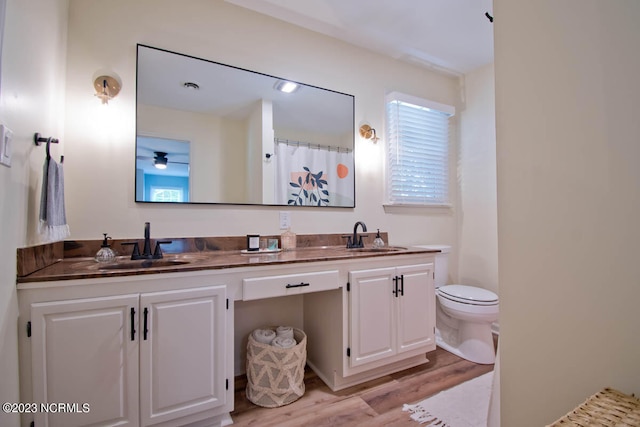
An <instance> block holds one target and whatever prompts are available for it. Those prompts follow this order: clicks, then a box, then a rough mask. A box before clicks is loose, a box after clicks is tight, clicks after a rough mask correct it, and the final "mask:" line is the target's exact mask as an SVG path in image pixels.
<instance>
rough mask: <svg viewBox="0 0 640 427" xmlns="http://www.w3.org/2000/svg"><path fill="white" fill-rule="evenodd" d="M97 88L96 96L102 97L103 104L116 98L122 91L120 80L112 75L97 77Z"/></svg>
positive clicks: (95, 86)
mask: <svg viewBox="0 0 640 427" xmlns="http://www.w3.org/2000/svg"><path fill="white" fill-rule="evenodd" d="M93 87H94V88H95V90H96V94H95V96H97V97H98V98H100V100H101V101H102V103H103V104H108V103H109V100H111V99H113V98H115V97H116V96H117V95H118V93H120V88H121V85H120V82H119V81H118V80H117V79H116V78H115V77H111V76H100V77H97V78H96V79H95V80H94V82H93Z"/></svg>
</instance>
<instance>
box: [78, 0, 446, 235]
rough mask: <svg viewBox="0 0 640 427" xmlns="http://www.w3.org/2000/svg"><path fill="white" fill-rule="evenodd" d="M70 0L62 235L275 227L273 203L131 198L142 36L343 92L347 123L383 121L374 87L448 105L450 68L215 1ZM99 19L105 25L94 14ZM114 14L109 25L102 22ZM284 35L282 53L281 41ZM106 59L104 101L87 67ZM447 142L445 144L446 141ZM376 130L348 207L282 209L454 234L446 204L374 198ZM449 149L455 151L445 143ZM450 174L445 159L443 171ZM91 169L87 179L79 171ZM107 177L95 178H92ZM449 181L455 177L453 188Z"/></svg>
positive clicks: (379, 192)
mask: <svg viewBox="0 0 640 427" xmlns="http://www.w3.org/2000/svg"><path fill="white" fill-rule="evenodd" d="M109 4H110V6H109V7H104V2H102V1H99V0H71V2H70V9H71V13H70V18H69V50H68V77H67V85H68V87H67V105H66V108H67V121H66V123H65V126H66V128H65V131H66V138H67V145H66V147H65V149H66V153H65V154H66V155H68V157H67V156H66V157H65V163H67V159H68V163H67V166H66V171H65V172H66V176H65V178H66V184H67V186H66V194H67V212H68V217H69V225H70V228H71V233H72V238H76V239H93V238H99V237H100V235H101V233H103V232H108V233H110V235H112V236H113V237H114V238H124V237H126V238H130V237H135V236H141V235H142V228H143V223H144V222H145V221H150V222H151V223H152V237H154V236H155V237H174V236H203V235H204V236H215V235H238V234H240V235H241V234H245V233H246V232H248V231H249V230H251V231H253V232H259V233H261V234H270V233H280V230H279V227H278V225H279V221H278V211H279V210H281V209H279V208H267V207H265V208H260V207H231V206H184V207H180V206H171V207H166V206H149V205H136V204H135V203H134V202H133V199H134V188H133V178H134V175H133V174H134V165H133V162H134V157H135V153H134V135H135V65H136V64H135V49H136V43H144V44H148V45H151V46H157V47H161V48H165V49H168V50H173V51H178V52H182V53H186V54H190V55H194V56H198V57H202V58H206V59H211V60H216V61H219V62H223V63H227V64H232V65H236V66H239V67H243V68H247V69H252V70H256V71H260V72H263V73H267V74H271V75H276V76H281V77H284V78H290V79H293V80H297V81H302V82H305V83H309V84H313V85H316V86H320V87H326V88H330V89H333V90H337V91H341V92H345V93H349V94H353V95H355V97H356V113H355V121H356V123H355V124H356V127H359V126H360V124H361V123H363V122H364V121H366V122H369V123H370V124H371V125H372V126H373V127H376V128H377V130H379V131H380V132H381V131H382V130H383V124H384V122H383V120H384V106H383V102H384V96H385V91H387V90H399V91H405V92H409V93H413V94H415V95H417V96H422V97H425V98H429V99H433V100H434V101H437V102H441V103H446V104H452V105H457V104H458V103H459V90H458V83H457V79H455V78H451V77H448V76H444V75H440V74H437V73H434V72H431V71H428V70H425V69H421V68H418V67H415V66H413V65H408V64H405V63H402V62H399V61H395V60H392V59H389V58H385V57H382V56H380V55H377V54H374V53H371V52H368V51H366V50H363V49H360V48H357V47H354V46H351V45H348V44H345V43H342V42H339V41H337V40H335V39H332V38H329V37H326V36H322V35H319V34H316V33H313V32H309V31H307V30H303V29H301V28H298V27H295V26H292V25H289V24H286V23H283V22H281V21H278V20H275V19H273V18H269V17H266V16H263V15H260V14H256V13H254V12H251V11H248V10H245V9H243V8H239V7H236V6H233V5H230V4H227V3H225V2H222V1H209V0H191V1H189V2H188V6H185V3H184V2H176V1H173V0H135V1H130V0H113V1H111V2H110V3H109ZM101 22H104V23H105V25H101V24H100V23H101ZM112 22H117V23H118V24H117V25H111V23H112ZM282 46H288V48H289V53H288V54H287V55H283V54H282V53H281V48H282ZM104 68H111V69H112V70H113V71H115V72H116V73H117V74H118V75H119V76H120V77H121V79H122V81H123V87H122V91H121V93H120V95H119V96H118V98H116V99H115V100H113V101H112V102H110V103H109V105H108V108H102V106H101V105H99V103H98V102H96V99H95V98H94V97H93V94H92V82H91V78H92V76H93V75H94V74H95V73H96V70H98V69H104ZM454 151H455V150H454ZM383 152H384V143H383V141H380V142H378V144H377V145H374V144H372V143H371V142H368V141H362V140H360V138H359V137H358V138H356V205H357V207H356V208H355V209H337V208H327V209H297V210H296V209H291V211H292V224H293V227H292V228H293V230H294V231H296V232H298V233H314V232H322V233H325V232H328V233H340V232H348V231H349V230H351V229H352V228H353V224H354V223H355V222H356V221H357V220H362V221H364V222H365V223H366V224H367V226H368V227H369V228H370V229H372V230H375V229H376V228H380V229H381V230H386V231H388V232H389V233H390V236H391V243H395V244H411V243H447V244H455V238H456V237H455V236H456V234H455V229H456V219H455V212H454V210H444V211H442V210H436V211H435V212H432V211H428V210H427V211H426V212H425V211H424V210H406V209H405V210H393V209H391V210H387V212H385V210H384V208H383V207H382V203H383V193H384V182H383V159H384V157H383ZM454 156H455V152H454ZM452 175H453V177H454V179H455V170H453V171H452ZM88 178H90V179H88ZM102 183H105V184H102ZM455 190H456V189H455V186H454V188H453V192H454V195H453V197H454V200H455V198H456V197H457V196H456V194H455Z"/></svg>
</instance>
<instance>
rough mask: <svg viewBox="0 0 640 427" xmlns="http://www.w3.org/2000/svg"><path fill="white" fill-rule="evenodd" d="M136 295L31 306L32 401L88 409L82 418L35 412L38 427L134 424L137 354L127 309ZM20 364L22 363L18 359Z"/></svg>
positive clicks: (134, 303) (135, 303)
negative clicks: (75, 405) (67, 404)
mask: <svg viewBox="0 0 640 427" xmlns="http://www.w3.org/2000/svg"><path fill="white" fill-rule="evenodd" d="M138 300H139V298H138V295H122V296H117V297H104V298H90V299H77V300H65V301H51V302H43V303H34V304H32V306H31V354H32V358H31V366H32V372H33V398H32V399H31V400H29V402H37V403H38V404H40V403H44V402H47V403H70V404H79V405H84V404H88V405H89V407H88V408H85V407H82V406H81V408H80V411H81V413H74V412H71V413H65V412H61V413H54V412H51V411H46V410H43V408H37V409H38V410H37V411H35V414H34V418H35V425H37V426H50V427H55V426H61V427H66V426H69V427H71V426H81V425H89V424H96V425H108V424H114V425H115V424H117V425H123V426H135V425H137V423H138V413H137V411H136V410H135V408H137V406H138V349H139V341H138V339H137V336H136V339H134V340H131V335H130V329H131V327H132V326H133V327H134V328H136V329H137V327H136V326H135V325H136V324H137V321H135V319H134V325H132V324H131V323H132V322H131V310H135V311H136V312H137V310H138ZM23 362H26V361H25V360H23Z"/></svg>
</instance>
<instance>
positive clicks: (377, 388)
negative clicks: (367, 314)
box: [231, 347, 493, 427]
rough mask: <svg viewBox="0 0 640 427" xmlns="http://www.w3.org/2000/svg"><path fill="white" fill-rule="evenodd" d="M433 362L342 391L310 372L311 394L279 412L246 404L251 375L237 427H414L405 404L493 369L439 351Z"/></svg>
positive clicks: (238, 392)
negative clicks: (328, 385)
mask: <svg viewBox="0 0 640 427" xmlns="http://www.w3.org/2000/svg"><path fill="white" fill-rule="evenodd" d="M427 357H428V359H429V362H428V363H426V364H424V365H421V366H418V367H415V368H411V369H407V370H405V371H401V372H398V373H395V374H392V375H388V376H385V377H383V378H379V379H377V380H373V381H369V382H367V383H364V384H360V385H357V386H354V387H350V388H348V389H345V390H340V391H337V392H333V391H331V389H329V387H327V386H326V385H325V384H324V383H323V382H322V380H320V378H318V377H317V376H316V375H315V373H314V372H313V371H312V370H310V369H308V368H307V369H306V371H305V381H304V382H305V387H306V391H305V394H304V396H302V397H301V398H300V399H298V400H297V401H295V402H293V403H291V404H289V405H286V406H282V407H279V408H262V407H259V406H256V405H254V404H253V403H251V402H250V401H249V400H247V398H246V395H245V387H246V377H245V376H240V377H237V378H236V380H235V411H234V412H232V413H231V416H232V418H233V422H234V424H233V425H234V426H260V427H263V426H278V427H297V426H309V427H310V426H313V427H315V426H331V427H334V426H367V427H368V426H391V427H400V426H413V427H416V426H418V424H417V423H416V422H415V421H412V420H411V419H410V418H409V415H408V413H407V412H402V405H403V404H405V403H416V402H419V401H421V400H423V399H425V398H427V397H429V396H432V395H434V394H436V393H438V392H440V391H442V390H445V389H448V388H450V387H453V386H454V385H457V384H460V383H462V382H465V381H467V380H470V379H472V378H475V377H477V376H480V375H482V374H484V373H487V372H489V371H492V370H493V365H478V364H476V363H473V362H469V361H467V360H464V359H461V358H460V357H458V356H455V355H453V354H451V353H449V352H447V351H445V350H442V349H441V348H440V347H438V348H437V349H436V350H435V351H433V352H431V353H429V354H428V355H427Z"/></svg>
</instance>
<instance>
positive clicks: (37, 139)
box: [33, 132, 64, 162]
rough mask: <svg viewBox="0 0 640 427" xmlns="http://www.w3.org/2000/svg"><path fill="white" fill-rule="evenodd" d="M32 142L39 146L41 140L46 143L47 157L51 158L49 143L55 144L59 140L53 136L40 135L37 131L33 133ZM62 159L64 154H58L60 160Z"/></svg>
mask: <svg viewBox="0 0 640 427" xmlns="http://www.w3.org/2000/svg"><path fill="white" fill-rule="evenodd" d="M33 142H34V143H35V144H36V145H37V146H40V145H42V143H43V142H46V143H47V159H50V158H51V151H50V145H51V144H57V143H58V142H59V140H58V139H57V138H53V137H51V136H50V137H48V138H45V137H43V136H41V135H40V134H39V133H37V132H36V133H35V134H34V135H33ZM63 161H64V156H60V162H63Z"/></svg>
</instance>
